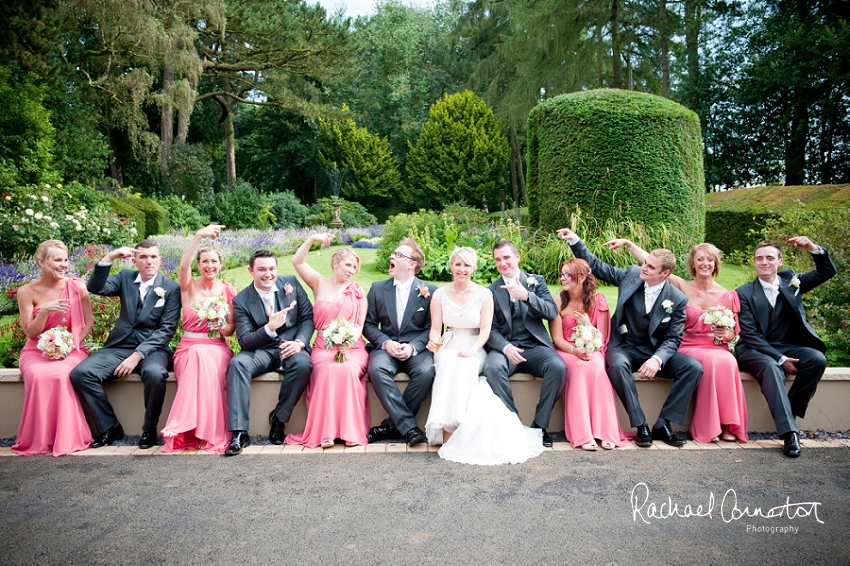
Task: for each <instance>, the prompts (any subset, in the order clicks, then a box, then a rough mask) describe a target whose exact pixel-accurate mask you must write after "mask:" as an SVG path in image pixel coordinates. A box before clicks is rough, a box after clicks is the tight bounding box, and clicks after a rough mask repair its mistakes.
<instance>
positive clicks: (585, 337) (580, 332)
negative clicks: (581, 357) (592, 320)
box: [570, 324, 602, 354]
mask: <svg viewBox="0 0 850 566" xmlns="http://www.w3.org/2000/svg"><path fill="white" fill-rule="evenodd" d="M570 340H572V341H573V344H575V348H576V352H578V353H580V354H590V353H592V352H598V351H599V350H601V349H602V333H601V332H599V329H598V328H596V327H595V326H592V325H590V324H579V325H578V326H576V327H575V329H574V330H573V335H572V336H570Z"/></svg>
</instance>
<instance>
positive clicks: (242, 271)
mask: <svg viewBox="0 0 850 566" xmlns="http://www.w3.org/2000/svg"><path fill="white" fill-rule="evenodd" d="M333 249H334V248H333V247H331V248H330V250H328V249H323V250H321V251H317V252H310V255H309V256H308V258H307V263H309V264H310V266H311V267H313V268H314V269H316V270H317V271H319V273H321V274H322V275H325V276H328V277H329V276H330V274H331V254H333ZM356 251H357V255H359V256H360V260H361V262H362V264H361V265H362V267H361V270H360V274H359V275H358V276H357V278H356V279H355V281H357V282H358V283H360V286H361V287H363V288H364V289H365V290H366V291H367V292H368V291H369V288H370V287H371V286H372V283H374V282H375V281H381V280H383V279H386V278H387V277H389V275H387V273H385V272H381V271H378V269H377V268H376V267H375V256H376V255H377V252H378V250H374V249H365V248H364V249H358V250H356ZM278 273H279V274H281V275H295V268H294V267H292V256H291V255H289V256H281V257H280V258H279V259H278ZM224 276H225V277H226V278H227V280H228V281H230V283H232V284H233V286H234V287H236V289H237V290H241V289H243V288H244V287H246V286H248V285H249V284H250V283H251V275H250V274H249V273H248V267H247V266H242V267H237V268H234V269H228V270H227V271H225V272H224ZM753 277H754V273H753V270H752V268H750V267H742V266H739V265H728V264H725V265H723V269H722V270H721V273H720V277H718V279H717V281H718V283H720V284H721V285H723V286H724V287H726V288H727V289H735V288H737V287H740V286H741V285H743V284H744V283H746V282H747V281H749V280H750V279H752V278H753ZM433 283H435V284H436V285H438V286H442V285H445V282H443V281H434V282H433ZM599 290H600V292H601V293H602V294H603V295H605V299H607V301H608V303H609V304H610V305H611V307H612V308H613V307H614V306H615V305H616V304H617V288H616V287H609V286H606V285H603V286H601V287H600V289H599ZM549 291H551V293H552V295H553V296H554V295H556V294H558V293H560V292H561V287H560V286H559V285H549ZM308 292H309V291H308Z"/></svg>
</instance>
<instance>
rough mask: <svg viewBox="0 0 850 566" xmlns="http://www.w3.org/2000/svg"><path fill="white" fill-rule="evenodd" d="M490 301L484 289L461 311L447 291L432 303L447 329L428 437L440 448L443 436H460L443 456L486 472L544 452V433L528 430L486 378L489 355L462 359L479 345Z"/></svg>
mask: <svg viewBox="0 0 850 566" xmlns="http://www.w3.org/2000/svg"><path fill="white" fill-rule="evenodd" d="M489 296H491V293H490V290H489V289H487V288H485V287H479V290H478V294H477V295H476V297H475V298H474V299H473V300H471V301H469V302H468V303H467V304H466V305H463V306H462V307H461V306H458V305H457V304H455V303H454V302H452V301H451V300H450V299H449V298H448V295H447V294H446V292H445V289H444V288H440V289H438V290H437V291H436V292H435V293H434V297H433V299H432V300H434V301H438V302H439V303H440V304H441V305H442V307H443V323H444V324H445V325H446V326H447V329H446V332H445V334H443V340H442V342H443V345H442V347H441V348H440V350H439V351H438V352H437V354H436V355H435V356H434V360H435V364H436V377H435V378H434V388H433V390H432V392H431V411H430V412H429V413H428V422H427V424H426V425H425V434H426V436H427V437H428V443H429V444H431V445H439V444H442V442H443V430H447V431H449V432H451V431H454V433H453V434H452V436H451V437H450V438H449V441H448V442H446V443H445V444H444V445H443V446H442V447H441V448H440V450H439V451H438V455H439V456H440V458H443V459H445V460H451V461H453V462H460V463H462V464H479V465H482V466H492V465H496V464H519V463H521V462H525V461H526V460H528V459H529V458H533V457H535V456H538V455H539V454H541V453H542V452H543V439H542V433H541V431H540V429H532V428H527V427H525V426H523V424H522V422H521V421H520V420H519V417H518V416H517V415H516V414H515V413H513V412H511V411H510V410H508V408H507V407H505V404H504V403H502V400H501V399H499V398H498V397H497V396H496V394H495V393H493V390H492V389H490V386H489V385H488V384H487V379H486V378H485V377H484V376H483V375H480V374H481V370H482V368H483V367H484V360H485V358H486V355H487V354H486V352H485V351H484V349H483V348H482V349H480V350H478V351H477V352H476V353H475V356H474V357H472V358H461V357H458V355H457V353H458V352H459V351H460V350H464V349H466V348H469V347H471V346H472V345H473V344H474V343H475V339H476V337H477V336H478V329H479V327H480V325H481V305H482V304H483V303H484V301H485V300H486V299H487V298H488V297H489Z"/></svg>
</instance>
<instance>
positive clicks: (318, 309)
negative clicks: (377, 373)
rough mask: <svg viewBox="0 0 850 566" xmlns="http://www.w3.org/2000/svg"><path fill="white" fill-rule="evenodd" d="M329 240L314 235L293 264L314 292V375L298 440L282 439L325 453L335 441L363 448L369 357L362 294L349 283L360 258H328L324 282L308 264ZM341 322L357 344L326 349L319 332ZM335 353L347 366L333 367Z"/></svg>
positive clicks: (342, 252)
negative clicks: (309, 254) (319, 246)
mask: <svg viewBox="0 0 850 566" xmlns="http://www.w3.org/2000/svg"><path fill="white" fill-rule="evenodd" d="M334 237H335V236H334V235H333V234H313V235H311V236H309V237H308V238H307V241H305V242H304V243H303V244H302V245H301V247H299V248H298V251H296V252H295V255H294V256H293V257H292V264H293V265H294V266H295V270H296V271H297V272H298V275H299V276H300V277H301V279H302V280H303V281H304V282H305V283H306V284H307V285H308V286H309V287H310V289H312V290H313V298H314V301H313V321H314V322H315V325H316V331H317V334H316V341H315V342H314V343H313V350H312V353H311V354H310V358H311V360H312V361H313V373H312V375H311V377H310V385H309V386H308V387H307V423H306V424H305V426H304V431H303V432H302V433H301V434H289V435H287V436H286V444H302V445H304V446H307V447H308V448H316V447H317V446H321V447H322V448H330V447H331V446H333V444H334V440H335V439H340V440H341V441H343V442H344V443H345V444H346V446H357V445H363V444H366V443H367V442H368V441H367V439H366V432H367V431H368V430H369V424H370V413H369V396H368V394H367V391H366V368H367V366H368V363H369V354H368V353H367V352H366V344H365V342H364V341H363V338H362V336H361V334H362V332H363V321H364V319H365V317H366V293H364V292H363V289H362V288H361V287H360V285H358V284H357V283H352V282H351V279H352V278H354V276H356V275H357V274H358V273H359V272H360V257H359V256H358V255H357V254H356V253H354V251H353V250H351V249H349V248H340V249H338V250H337V251H336V252H334V254H333V256H331V266H332V267H333V274H332V275H331V276H330V277H323V276H322V275H321V274H320V273H319V272H317V271H316V270H315V269H313V268H312V267H310V266H309V265H308V264H307V261H306V260H307V252H309V251H310V248H311V247H312V245H313V244H314V243H315V242H321V244H322V245H323V246H325V247H327V246H330V244H331V240H332V239H333V238H334ZM337 318H343V319H346V320H349V321H351V322H352V323H353V324H354V326H355V334H356V336H357V341H356V343H355V344H354V345H353V346H351V345H349V344H342V345H340V346H339V347H338V348H331V349H327V350H326V349H325V339H324V337H323V336H322V331H323V330H324V329H325V328H327V327H328V325H329V324H330V323H331V321H333V320H335V319H337ZM337 351H339V352H340V353H342V354H344V355H345V356H346V357H347V358H348V360H347V361H345V362H336V361H334V356H335V355H336V353H337Z"/></svg>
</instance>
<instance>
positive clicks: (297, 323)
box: [233, 275, 316, 352]
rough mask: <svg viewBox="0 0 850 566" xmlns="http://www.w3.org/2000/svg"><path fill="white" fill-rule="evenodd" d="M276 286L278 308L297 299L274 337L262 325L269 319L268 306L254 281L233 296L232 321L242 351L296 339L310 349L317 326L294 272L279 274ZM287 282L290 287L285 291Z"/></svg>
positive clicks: (308, 302) (276, 345) (309, 304)
mask: <svg viewBox="0 0 850 566" xmlns="http://www.w3.org/2000/svg"><path fill="white" fill-rule="evenodd" d="M275 285H276V286H277V301H278V304H279V305H280V308H281V309H285V308H286V307H288V306H289V305H291V304H292V302H293V301H298V302H297V303H296V305H295V308H294V309H293V310H291V311H289V313H288V314H287V315H286V323H285V324H284V325H283V326H281V327H280V328H278V329H277V338H272V337H271V336H269V334H268V332H266V329H265V328H263V327H264V326H265V325H266V324H267V323H268V322H269V315H268V305H267V304H266V303H265V301H263V300H262V299H261V298H260V295H259V294H258V293H257V290H256V289H255V288H254V284H253V283H251V284H250V285H248V286H247V287H245V288H244V289H242V290H241V291H239V293H238V294H237V295H236V296H235V297H233V321H234V323H235V324H236V338H237V339H238V340H239V345H240V346H241V347H242V349H243V350H248V351H252V352H253V351H255V350H262V349H268V350H272V349H277V347H278V344H279V343H280V342H287V341H290V340H296V339H298V340H301V342H303V343H304V349H305V350H306V351H307V352H309V351H310V340H311V339H312V338H313V332H314V331H315V330H316V327H315V325H314V323H313V305H312V304H311V303H310V299H309V298H308V297H307V293H306V292H304V288H303V287H302V286H301V284H300V283H299V282H298V279H297V278H296V277H295V276H294V275H281V276H278V278H277V281H276V283H275ZM287 285H290V286H291V289H292V290H291V292H290V293H288V294H287V292H286V289H287Z"/></svg>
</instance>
